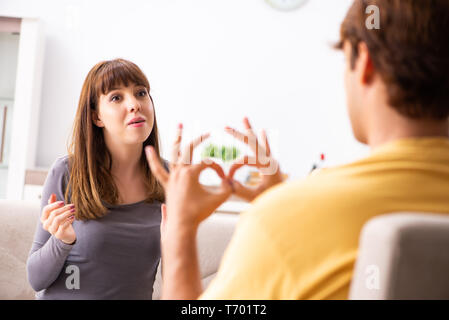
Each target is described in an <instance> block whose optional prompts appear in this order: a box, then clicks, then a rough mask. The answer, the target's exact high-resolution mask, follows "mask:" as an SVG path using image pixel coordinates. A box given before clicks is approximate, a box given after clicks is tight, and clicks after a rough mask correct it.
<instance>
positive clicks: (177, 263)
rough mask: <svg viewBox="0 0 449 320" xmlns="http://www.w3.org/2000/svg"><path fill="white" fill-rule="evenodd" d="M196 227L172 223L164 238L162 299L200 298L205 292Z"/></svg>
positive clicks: (168, 226) (167, 227)
mask: <svg viewBox="0 0 449 320" xmlns="http://www.w3.org/2000/svg"><path fill="white" fill-rule="evenodd" d="M196 233H197V228H196V227H185V226H180V225H179V224H176V223H172V224H170V223H168V224H167V226H166V229H165V234H164V238H163V239H162V268H163V270H164V272H163V274H162V283H163V285H162V299H197V298H198V297H199V295H200V294H201V293H202V286H201V277H200V269H199V263H198V254H197V249H196Z"/></svg>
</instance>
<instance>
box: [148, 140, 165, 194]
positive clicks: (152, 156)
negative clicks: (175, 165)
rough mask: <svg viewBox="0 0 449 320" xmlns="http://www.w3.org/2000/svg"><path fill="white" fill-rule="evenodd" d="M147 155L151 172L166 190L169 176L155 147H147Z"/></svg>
mask: <svg viewBox="0 0 449 320" xmlns="http://www.w3.org/2000/svg"><path fill="white" fill-rule="evenodd" d="M145 155H146V157H147V161H148V165H149V166H150V170H151V172H152V173H153V175H154V176H155V177H156V179H157V180H158V181H159V182H160V183H161V184H162V186H163V187H164V188H165V186H166V184H167V182H168V177H169V174H168V172H167V170H165V168H164V167H163V166H162V164H161V161H160V160H159V157H158V156H157V155H156V152H155V151H154V148H153V146H148V147H145Z"/></svg>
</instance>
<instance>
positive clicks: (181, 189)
mask: <svg viewBox="0 0 449 320" xmlns="http://www.w3.org/2000/svg"><path fill="white" fill-rule="evenodd" d="M208 137H209V134H205V135H202V136H200V137H198V138H196V139H195V140H193V141H192V142H191V143H190V144H189V145H187V146H186V147H185V149H184V150H183V152H182V153H181V152H180V146H181V140H182V125H179V127H178V136H177V139H176V141H175V143H174V145H173V152H172V159H171V163H170V173H168V172H167V171H166V170H165V168H164V167H163V166H162V164H161V162H160V159H159V157H158V156H157V155H156V153H155V152H154V148H153V147H151V146H149V147H146V148H145V152H146V156H147V160H148V164H149V166H150V169H151V172H152V173H153V174H154V176H155V177H156V179H157V180H158V181H159V182H160V183H161V184H162V186H163V187H164V189H165V194H166V206H167V208H166V213H165V214H164V215H166V217H168V220H167V221H166V222H165V223H164V224H166V225H167V226H168V225H169V224H171V223H178V224H182V225H186V226H189V227H192V226H193V227H197V226H198V225H199V224H200V222H201V221H202V220H204V219H206V218H207V217H208V216H209V215H210V214H211V213H212V212H214V211H215V209H217V208H218V207H219V206H220V205H221V204H222V203H223V202H224V201H226V199H227V198H228V197H229V196H230V194H231V192H232V188H231V186H230V184H229V182H228V181H227V180H226V176H225V174H224V172H223V169H222V168H221V167H220V166H219V165H218V164H217V163H215V162H212V161H208V162H207V163H206V162H201V163H199V164H191V162H192V157H193V150H194V149H195V147H197V146H198V145H199V144H200V143H201V142H203V141H204V140H205V139H207V138H208ZM206 168H211V169H212V170H214V171H215V172H216V173H217V174H218V176H219V177H220V178H221V179H222V183H221V186H220V187H219V188H217V189H216V190H211V189H210V188H207V187H205V186H203V185H202V184H200V183H199V181H198V179H199V176H200V174H201V172H202V171H203V170H204V169H206ZM164 211H165V208H164ZM164 220H165V217H164ZM165 228H167V227H166V226H165ZM161 231H162V230H161Z"/></svg>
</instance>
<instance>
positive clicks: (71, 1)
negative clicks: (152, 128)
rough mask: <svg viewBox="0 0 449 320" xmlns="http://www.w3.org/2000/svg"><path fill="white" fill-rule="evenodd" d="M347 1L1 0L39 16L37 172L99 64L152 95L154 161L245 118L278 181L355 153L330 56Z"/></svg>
mask: <svg viewBox="0 0 449 320" xmlns="http://www.w3.org/2000/svg"><path fill="white" fill-rule="evenodd" d="M350 3H351V0H338V1H335V0H309V2H308V3H307V4H306V5H305V6H303V7H302V8H301V9H299V10H297V11H293V12H279V11H276V10H274V9H273V8H271V7H270V6H269V5H267V4H266V3H265V1H263V0H246V1H242V0H127V1H106V0H96V1H86V0H85V1H75V0H46V1H42V0H40V1H33V0H2V1H1V2H0V15H1V14H16V15H27V16H37V17H40V18H41V19H42V20H43V21H44V24H45V32H46V48H45V62H44V75H43V86H42V90H43V92H42V100H41V103H42V109H41V116H40V120H39V121H40V131H39V143H38V152H37V158H36V165H37V166H41V167H46V166H50V165H51V164H52V162H53V161H54V159H55V158H56V157H58V156H60V155H63V154H65V153H66V141H67V138H68V134H69V133H70V129H71V127H72V121H73V118H74V115H75V111H76V107H77V103H78V97H79V93H80V90H81V85H82V82H83V80H84V78H85V76H86V74H87V72H88V71H89V69H90V68H91V67H92V66H93V65H94V64H95V63H97V62H98V61H100V60H104V59H111V58H116V57H123V58H126V59H130V60H132V61H134V62H135V63H137V64H138V65H139V66H140V67H141V68H142V70H143V71H144V72H145V73H146V75H147V77H148V78H149V81H150V84H151V86H152V95H153V98H154V100H155V108H156V113H157V121H158V126H159V128H160V134H161V140H162V145H163V154H164V155H165V156H166V157H167V155H168V153H169V146H170V143H171V141H172V137H173V135H174V132H175V127H176V124H177V123H179V122H183V123H184V126H185V128H186V133H187V135H186V139H188V137H189V136H190V137H193V135H196V134H198V133H200V132H202V131H206V130H221V128H222V127H223V126H225V125H231V126H236V127H240V128H241V118H242V117H243V116H245V115H246V116H249V118H250V120H252V122H253V124H254V126H255V127H256V128H259V129H260V128H268V129H269V130H268V132H269V134H270V132H271V137H272V139H271V141H272V144H273V148H274V150H275V153H276V155H277V157H278V158H279V159H280V163H281V167H282V169H283V171H285V172H287V173H289V174H290V175H291V176H292V177H298V176H304V175H305V174H307V173H308V171H309V170H310V168H311V165H312V162H314V161H316V160H318V156H319V154H320V153H322V152H324V153H325V154H326V156H327V159H328V162H327V164H328V165H333V164H339V163H342V162H346V161H350V160H353V159H355V158H358V157H360V156H362V155H365V154H366V152H367V149H366V148H365V147H362V146H361V145H359V144H358V143H357V142H356V141H355V140H354V138H353V137H352V133H351V129H350V124H349V121H348V119H347V114H346V108H345V95H344V90H343V78H342V77H343V62H344V60H343V55H342V53H339V52H336V51H334V50H333V49H331V43H332V42H333V41H336V40H337V39H338V33H339V24H340V22H341V20H342V19H343V17H344V15H345V12H346V10H347V8H348V6H349V4H350Z"/></svg>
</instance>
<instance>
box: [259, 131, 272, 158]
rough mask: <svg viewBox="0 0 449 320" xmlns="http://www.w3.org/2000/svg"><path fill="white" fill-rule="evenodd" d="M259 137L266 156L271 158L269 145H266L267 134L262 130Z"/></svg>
mask: <svg viewBox="0 0 449 320" xmlns="http://www.w3.org/2000/svg"><path fill="white" fill-rule="evenodd" d="M260 135H261V141H262V143H263V144H264V146H265V152H266V155H267V156H268V157H269V156H271V149H270V145H269V144H268V138H267V133H266V132H265V130H264V129H262V132H261V133H260Z"/></svg>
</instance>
